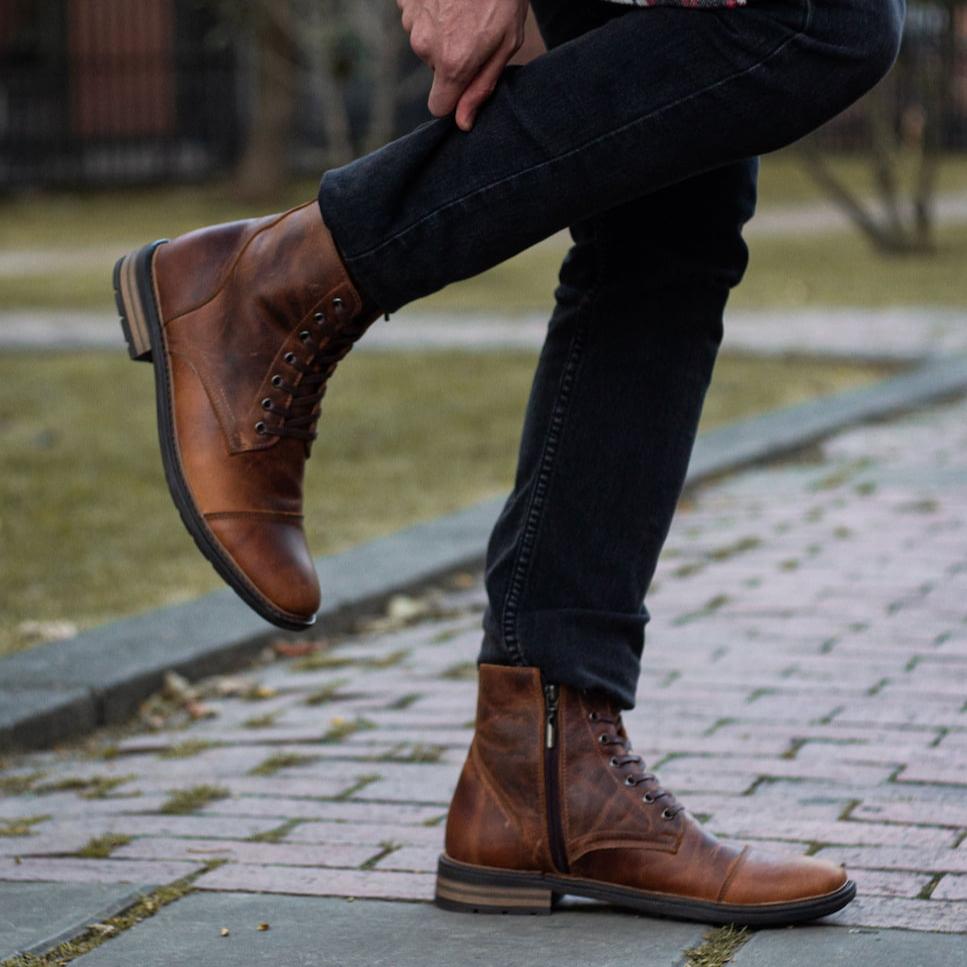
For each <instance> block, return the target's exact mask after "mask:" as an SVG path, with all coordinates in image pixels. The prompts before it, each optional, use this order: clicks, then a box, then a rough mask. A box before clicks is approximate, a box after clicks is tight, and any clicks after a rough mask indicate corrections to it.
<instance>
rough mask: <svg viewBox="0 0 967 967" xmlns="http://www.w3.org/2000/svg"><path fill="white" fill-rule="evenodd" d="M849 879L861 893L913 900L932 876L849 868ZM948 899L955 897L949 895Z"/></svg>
mask: <svg viewBox="0 0 967 967" xmlns="http://www.w3.org/2000/svg"><path fill="white" fill-rule="evenodd" d="M849 872H850V879H852V880H853V881H854V882H855V883H856V888H857V890H858V891H859V893H860V894H862V895H871V896H898V897H907V898H908V899H911V900H915V899H916V898H917V897H919V896H920V893H921V891H922V890H923V889H924V887H926V886H928V885H929V883H930V881H931V880H932V879H933V877H932V876H931V875H929V874H927V873H897V872H894V871H886V870H859V869H858V870H850V871H849ZM949 899H956V898H954V897H951V898H949Z"/></svg>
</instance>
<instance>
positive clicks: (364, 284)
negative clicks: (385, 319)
mask: <svg viewBox="0 0 967 967" xmlns="http://www.w3.org/2000/svg"><path fill="white" fill-rule="evenodd" d="M352 164H353V162H350V164H348V165H344V166H343V167H342V168H335V169H333V170H332V171H327V172H326V173H325V174H324V175H323V176H322V180H321V181H320V183H319V194H318V196H317V201H318V203H319V211H320V212H321V214H322V221H323V223H324V224H325V226H326V228H328V229H329V234H330V235H332V239H333V241H334V242H335V243H336V251H338V252H339V256H340V258H341V259H342V262H343V266H344V267H345V269H346V271H347V272H348V273H349V277H350V279H352V282H353V285H354V287H355V288H356V291H357V292H358V293H359V294H360V297H361V298H362V299H363V302H364V303H365V304H366V305H367V306H368V307H370V308H371V309H373V310H375V311H378V312H381V313H382V312H395V311H396V310H397V309H399V308H400V307H401V306H402V305H403V302H402V301H401V300H400V299H399V298H398V297H397V296H396V294H395V293H391V292H387V291H384V290H383V287H382V286H380V284H379V282H378V280H377V279H375V278H372V277H371V276H370V273H367V272H366V271H365V268H364V267H362V266H360V265H359V263H358V262H357V261H356V260H354V259H352V258H350V257H348V256H347V254H346V253H347V252H348V251H350V247H349V243H350V238H351V233H352V226H353V217H352V203H351V201H350V199H349V197H348V196H349V192H348V191H346V190H344V187H345V185H346V182H347V181H348V182H350V183H351V182H352V172H351V171H350V169H351V167H352Z"/></svg>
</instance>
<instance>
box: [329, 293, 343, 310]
mask: <svg viewBox="0 0 967 967" xmlns="http://www.w3.org/2000/svg"><path fill="white" fill-rule="evenodd" d="M344 305H345V303H344V302H343V301H342V299H340V298H339V296H336V298H335V299H333V300H332V307H333V309H335V310H337V311H338V310H340V309H342V307H343V306H344Z"/></svg>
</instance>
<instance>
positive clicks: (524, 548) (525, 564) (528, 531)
mask: <svg viewBox="0 0 967 967" xmlns="http://www.w3.org/2000/svg"><path fill="white" fill-rule="evenodd" d="M586 342H587V324H586V322H582V323H581V324H580V326H579V328H578V331H577V332H576V333H575V334H574V336H573V338H572V339H571V345H570V346H569V347H568V354H567V359H566V361H565V363H564V371H563V373H562V374H561V380H560V383H559V384H558V391H557V398H556V399H555V401H554V408H553V411H552V415H551V424H550V427H549V428H548V431H547V435H546V436H545V439H544V448H543V450H542V452H541V460H540V464H539V467H538V472H537V481H536V483H535V484H534V490H533V493H532V494H531V499H530V503H529V505H528V508H527V516H526V517H525V519H524V526H523V528H522V531H521V535H520V539H519V541H518V545H517V555H516V558H515V560H514V566H513V568H512V570H511V575H510V581H509V582H508V586H507V593H506V594H505V595H504V605H503V615H502V617H501V627H502V630H503V638H504V646H505V647H506V648H507V649H508V650H509V651H510V652H511V654H512V655H513V657H514V658H515V659H516V661H517V663H518V664H520V665H526V664H527V659H526V658H525V656H524V652H523V650H522V648H521V645H520V637H519V635H518V632H517V621H518V617H519V607H520V600H521V597H522V596H523V593H524V585H525V583H526V580H527V576H528V572H529V570H530V563H531V560H532V553H533V550H534V545H535V544H536V542H537V533H538V531H539V530H540V522H541V519H542V517H543V511H544V507H545V506H546V504H547V491H548V489H549V486H550V481H551V476H552V474H553V470H554V458H555V457H556V456H557V453H558V452H559V450H560V442H561V438H562V436H563V431H564V423H565V420H566V417H567V413H568V404H569V402H570V399H571V394H572V392H573V389H574V383H575V380H576V378H577V370H578V367H579V365H580V362H581V359H582V357H583V355H584V346H585V343H586Z"/></svg>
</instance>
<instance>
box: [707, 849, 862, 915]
mask: <svg viewBox="0 0 967 967" xmlns="http://www.w3.org/2000/svg"><path fill="white" fill-rule="evenodd" d="M846 882H847V876H846V871H845V869H844V868H843V867H842V866H837V865H836V864H834V863H829V862H827V861H826V860H818V859H815V858H813V857H811V856H786V855H783V854H781V853H768V852H766V851H764V850H756V849H750V850H748V851H747V852H746V853H744V854H743V856H742V858H741V859H739V860H738V866H737V867H736V868H735V870H734V871H733V874H732V876H731V877H730V878H729V879H728V880H727V882H726V887H725V890H724V891H723V893H722V896H721V897H720V899H721V901H722V902H723V903H739V904H762V903H788V902H793V901H796V900H807V899H810V898H813V897H821V896H826V895H827V894H830V893H835V892H836V891H837V890H839V889H841V888H842V887H843V886H844V885H845V884H846Z"/></svg>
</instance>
